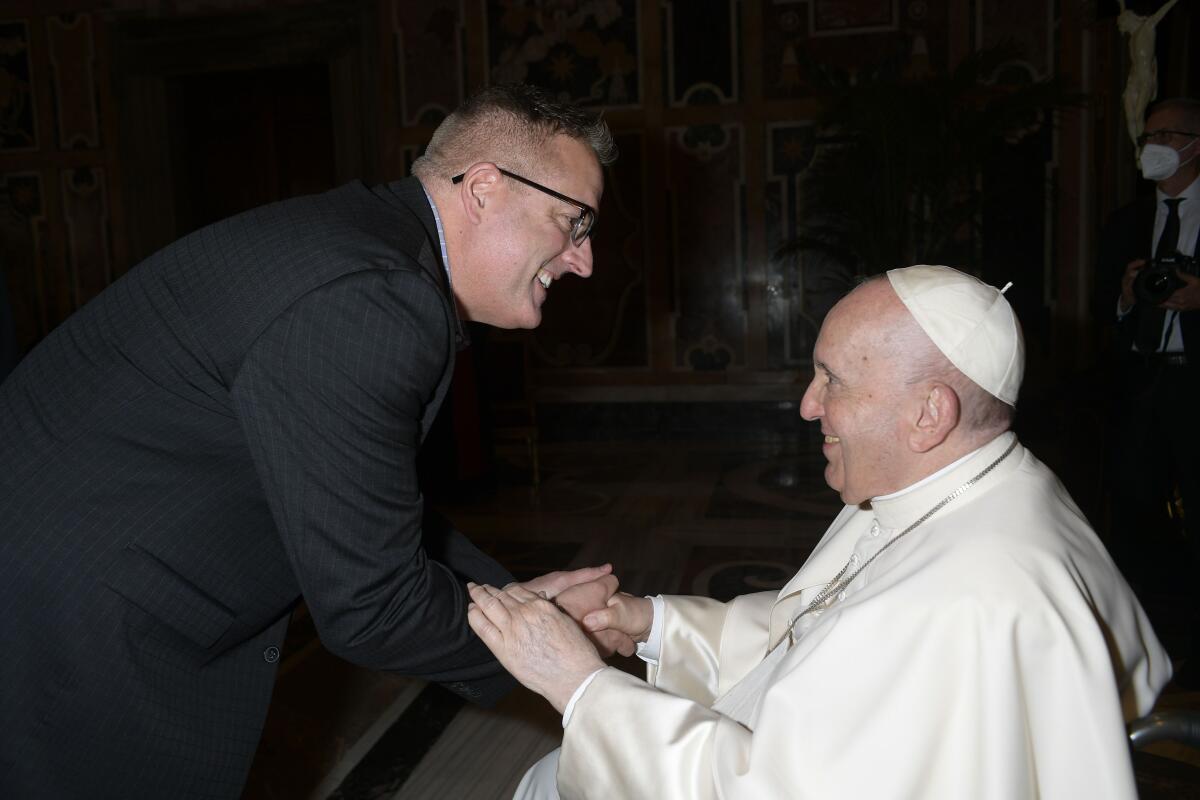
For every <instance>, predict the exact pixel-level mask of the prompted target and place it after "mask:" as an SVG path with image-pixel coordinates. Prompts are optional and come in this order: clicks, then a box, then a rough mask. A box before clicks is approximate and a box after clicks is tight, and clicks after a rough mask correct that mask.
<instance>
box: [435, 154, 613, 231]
mask: <svg viewBox="0 0 1200 800" xmlns="http://www.w3.org/2000/svg"><path fill="white" fill-rule="evenodd" d="M496 169H498V170H500V174H501V175H507V176H508V177H510V178H512V179H513V180H514V181H520V182H521V183H523V184H525V185H526V186H532V187H533V188H534V189H537V190H538V191H539V192H545V193H546V194H548V195H550V196H551V197H554V198H557V199H559V200H562V201H563V202H564V203H570V204H571V205H573V206H575V207H576V208H578V209H579V216H578V217H576V218H575V219H573V220H571V242H572V243H573V244H574V245H575V246H576V247H582V246H583V240H584V239H586V238H588V236H589V235H591V233H592V226H593V225H595V224H596V209H594V208H592V207H591V206H589V205H588V204H587V203H581V202H579V201H578V200H576V199H574V198H573V197H567V196H566V195H565V194H559V193H558V192H556V191H554V190H553V189H550V188H547V187H545V186H542V185H541V184H540V183H538V182H537V181H531V180H529V178H523V177H521V176H520V175H518V174H517V173H515V172H509V171H508V170H506V169H501V168H500V167H496ZM466 174H467V173H465V172H464V173H462V174H460V175H455V176H454V177H453V178H451V179H450V181H451V182H452V183H462V179H463V175H466Z"/></svg>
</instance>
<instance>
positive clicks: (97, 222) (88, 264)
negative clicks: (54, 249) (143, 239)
mask: <svg viewBox="0 0 1200 800" xmlns="http://www.w3.org/2000/svg"><path fill="white" fill-rule="evenodd" d="M61 176H62V192H63V194H62V197H63V221H64V222H65V224H66V232H67V236H66V240H67V265H68V270H69V272H70V275H71V282H72V288H73V290H74V292H73V293H74V298H73V299H74V304H75V307H76V308H78V307H79V306H82V305H83V304H84V303H86V302H87V301H88V300H91V299H92V298H93V297H95V296H96V295H97V294H99V293H100V292H102V291H103V290H104V288H105V287H106V286H108V284H110V283H111V282H112V257H111V251H110V249H109V241H108V237H109V220H108V190H107V187H106V185H105V178H104V169H103V168H101V167H78V168H76V169H69V170H63V171H62V173H61Z"/></svg>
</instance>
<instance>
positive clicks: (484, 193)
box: [455, 161, 504, 224]
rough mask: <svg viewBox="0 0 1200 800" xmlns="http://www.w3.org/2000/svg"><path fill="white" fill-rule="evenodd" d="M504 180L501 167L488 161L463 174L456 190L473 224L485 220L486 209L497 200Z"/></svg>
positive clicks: (468, 169) (471, 167) (464, 212)
mask: <svg viewBox="0 0 1200 800" xmlns="http://www.w3.org/2000/svg"><path fill="white" fill-rule="evenodd" d="M503 178H504V176H503V175H502V174H501V173H500V169H499V167H497V166H496V165H495V164H492V163H490V162H486V161H482V162H480V163H478V164H472V165H471V166H470V167H468V168H467V170H466V172H464V173H463V177H462V180H461V181H459V182H458V184H457V185H456V187H455V188H457V189H458V200H459V203H460V204H461V206H462V210H463V214H465V215H466V217H467V219H468V220H470V221H471V223H472V224H478V223H479V222H480V220H482V219H483V213H484V209H486V208H487V207H488V204H489V203H491V202H493V201H494V200H495V198H496V196H497V192H498V191H499V190H500V188H501V182H502V180H503Z"/></svg>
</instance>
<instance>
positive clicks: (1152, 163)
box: [1138, 144, 1195, 181]
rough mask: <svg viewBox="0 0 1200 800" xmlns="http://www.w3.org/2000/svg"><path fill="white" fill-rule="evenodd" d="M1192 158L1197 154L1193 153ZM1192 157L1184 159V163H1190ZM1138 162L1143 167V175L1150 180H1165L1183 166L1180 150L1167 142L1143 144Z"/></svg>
mask: <svg viewBox="0 0 1200 800" xmlns="http://www.w3.org/2000/svg"><path fill="white" fill-rule="evenodd" d="M1192 158H1195V156H1194V155H1193V156H1192ZM1192 158H1189V159H1188V160H1187V161H1184V162H1183V164H1186V163H1188V161H1191V160H1192ZM1138 163H1139V164H1140V166H1141V168H1142V177H1143V178H1145V179H1146V180H1148V181H1165V180H1166V179H1167V178H1169V177H1171V176H1172V175H1174V174H1175V173H1176V172H1178V171H1179V168H1180V167H1182V166H1183V164H1181V163H1179V151H1177V150H1176V149H1175V148H1173V147H1168V146H1166V145H1165V144H1147V145H1145V146H1143V147H1142V154H1141V155H1140V156H1139V157H1138Z"/></svg>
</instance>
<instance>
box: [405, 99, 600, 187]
mask: <svg viewBox="0 0 1200 800" xmlns="http://www.w3.org/2000/svg"><path fill="white" fill-rule="evenodd" d="M555 136H568V137H570V138H572V139H575V140H577V141H580V142H582V143H584V144H586V145H587V146H588V147H590V148H591V150H592V152H593V153H595V155H596V160H597V161H599V162H600V165H601V166H608V165H609V164H611V163H613V162H614V161H616V158H617V146H616V143H615V142H613V137H612V133H611V132H610V131H609V129H608V125H607V124H605V122H604V120H603V119H601V118H600V117H599V115H596V114H591V113H589V112H587V111H584V110H583V109H581V108H579V107H578V106H574V105H571V104H569V103H560V102H558V101H556V100H555V99H554V98H553V97H552V96H551V95H550V94H549V93H548V92H546V91H545V90H544V89H539V88H538V87H536V86H530V85H528V84H500V85H496V86H490V87H488V88H486V89H484V90H483V91H481V92H478V93H477V94H475V95H473V96H471V97H470V98H468V99H467V100H466V101H465V102H464V103H463V104H462V105H461V106H459V107H458V108H457V109H455V110H454V112H453V113H451V114H450V116H448V117H446V119H445V120H443V121H442V124H441V125H439V126H438V128H437V130H435V131H434V132H433V138H432V139H431V140H430V142H429V147H428V148H427V149H426V150H425V153H424V155H422V156H421V157H420V158H418V159H417V160H416V161H415V162H413V167H412V172H413V174H414V175H416V176H417V177H418V178H420V179H421V181H422V182H423V183H426V184H427V185H428V184H429V183H430V182H431V181H436V180H446V181H448V180H449V179H450V178H452V177H454V176H455V175H458V174H459V173H461V172H463V171H464V170H466V169H467V168H468V167H470V166H471V165H472V164H477V163H479V162H481V161H490V162H492V163H495V164H497V165H498V166H502V167H504V168H506V169H510V170H512V171H513V172H518V173H520V174H523V175H527V176H528V175H538V174H542V173H544V172H545V171H546V164H545V154H546V145H547V144H548V143H549V141H550V140H551V139H552V138H554V137H555ZM551 168H553V165H551Z"/></svg>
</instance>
